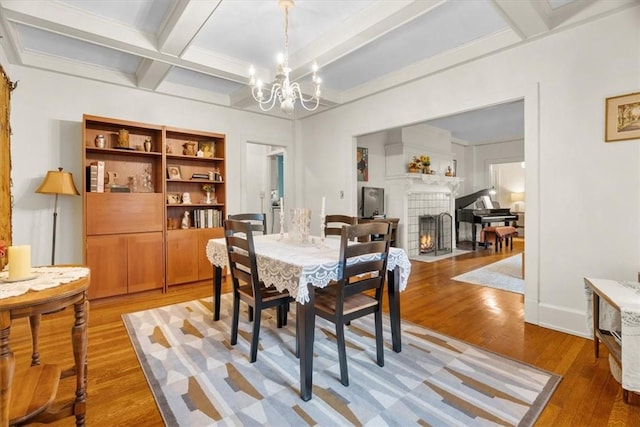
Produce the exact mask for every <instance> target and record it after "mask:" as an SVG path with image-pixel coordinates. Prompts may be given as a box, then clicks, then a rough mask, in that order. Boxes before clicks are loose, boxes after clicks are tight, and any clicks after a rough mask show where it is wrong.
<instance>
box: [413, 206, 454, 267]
mask: <svg viewBox="0 0 640 427" xmlns="http://www.w3.org/2000/svg"><path fill="white" fill-rule="evenodd" d="M418 221H419V222H418V230H419V231H418V232H419V239H418V241H419V254H420V255H425V254H431V255H434V256H438V255H443V254H448V253H450V252H451V251H452V248H453V234H452V232H451V230H452V217H451V215H450V214H449V213H448V212H442V213H440V214H437V215H422V216H420V217H419V219H418Z"/></svg>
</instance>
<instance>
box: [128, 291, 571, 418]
mask: <svg viewBox="0 0 640 427" xmlns="http://www.w3.org/2000/svg"><path fill="white" fill-rule="evenodd" d="M211 310H212V301H211V299H210V298H208V299H201V300H194V301H190V302H186V303H181V304H175V305H171V306H166V307H161V308H156V309H150V310H145V311H140V312H136V313H131V314H125V315H123V319H124V323H125V325H126V328H127V331H128V333H129V337H130V338H131V342H132V343H133V346H134V348H135V351H136V354H137V356H138V359H139V361H140V364H141V366H142V369H143V371H144V374H145V376H146V377H147V381H148V382H149V385H150V387H151V390H152V392H153V395H154V396H155V399H156V402H157V404H158V408H159V409H160V412H161V414H162V417H163V419H164V421H165V423H166V425H168V426H217V425H220V426H222V425H224V426H227V425H243V426H252V425H256V426H257V425H278V426H303V425H321V426H335V425H356V426H362V425H370V426H379V425H392V426H409V425H422V426H426V425H431V426H449V425H452V426H454V425H455V426H489V425H500V426H531V425H533V424H534V422H535V420H536V419H537V417H538V416H539V414H540V412H541V411H542V409H543V408H544V406H545V405H546V403H547V401H548V400H549V398H550V397H551V394H552V393H553V391H554V390H555V388H556V386H557V385H558V382H559V381H560V377H559V376H558V375H555V374H553V373H549V372H545V371H542V370H540V369H537V368H535V367H532V366H530V365H526V364H523V363H520V362H517V361H514V360H512V359H508V358H504V357H502V356H499V355H497V354H494V353H491V352H488V351H485V350H482V349H480V348H478V347H475V346H473V345H470V344H467V343H464V342H461V341H458V340H456V339H453V338H451V337H448V336H446V335H442V334H439V333H437V332H435V331H432V330H428V329H426V328H423V327H420V326H416V325H413V324H409V323H408V322H403V326H402V340H403V344H402V352H401V353H394V352H393V351H392V350H391V349H390V343H389V341H390V338H391V335H390V332H389V329H388V325H389V322H388V317H385V319H384V323H385V330H384V336H385V341H387V344H386V346H385V365H384V367H379V366H377V365H376V363H375V338H374V336H373V335H372V332H373V330H374V329H373V321H372V320H370V319H362V320H356V321H353V322H352V323H351V325H350V326H349V327H348V328H347V330H346V334H345V335H346V341H347V358H348V368H349V380H350V385H349V386H348V387H344V386H343V385H342V384H341V383H340V370H339V364H338V361H337V351H336V343H335V332H334V331H335V329H334V327H333V325H332V324H330V323H328V322H326V321H324V320H322V319H318V322H317V324H316V337H315V348H314V350H315V351H314V356H315V357H314V372H313V381H314V385H313V397H312V399H311V400H310V401H308V402H303V401H302V400H301V399H300V397H299V374H298V373H299V362H298V359H296V357H295V355H294V351H295V313H294V312H295V309H292V310H291V312H290V313H289V321H288V325H287V326H285V327H284V328H282V329H277V328H276V322H275V318H274V317H272V316H271V313H268V311H270V310H267V313H264V314H263V318H262V325H261V331H260V347H259V351H258V360H257V361H256V362H255V363H253V364H251V363H249V361H248V354H249V338H250V327H251V324H250V323H248V322H247V315H246V313H243V314H242V315H241V321H240V334H239V337H238V343H237V344H236V345H235V346H231V345H230V344H229V330H230V328H229V322H230V319H231V315H230V313H231V296H230V295H229V294H226V295H223V297H222V307H221V317H220V319H221V320H219V321H217V322H214V321H213V320H212V311H211ZM368 317H372V316H368Z"/></svg>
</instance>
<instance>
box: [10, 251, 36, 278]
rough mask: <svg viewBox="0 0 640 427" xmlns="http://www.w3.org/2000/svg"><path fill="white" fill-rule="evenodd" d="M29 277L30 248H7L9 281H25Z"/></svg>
mask: <svg viewBox="0 0 640 427" xmlns="http://www.w3.org/2000/svg"><path fill="white" fill-rule="evenodd" d="M30 275H31V246H29V245H20V246H10V247H9V280H20V279H25V278H27V277H29V276H30Z"/></svg>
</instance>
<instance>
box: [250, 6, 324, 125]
mask: <svg viewBox="0 0 640 427" xmlns="http://www.w3.org/2000/svg"><path fill="white" fill-rule="evenodd" d="M278 5H279V6H280V7H281V8H283V9H284V54H279V55H278V71H277V73H276V80H275V82H274V83H273V84H272V86H271V93H270V94H269V97H268V98H265V95H264V92H263V90H262V87H263V83H262V80H260V79H257V80H256V78H255V72H256V70H255V68H254V67H253V65H252V66H251V68H250V69H249V76H250V78H249V84H250V85H251V94H252V95H253V98H254V99H255V100H256V101H258V104H259V105H260V109H261V110H262V111H269V110H271V109H272V108H273V107H274V106H275V105H276V101H279V102H280V109H281V110H282V111H284V112H285V113H287V114H291V113H292V112H293V109H294V107H295V102H296V99H298V98H300V104H301V105H302V106H303V107H304V109H305V110H308V111H314V110H315V109H316V108H318V105H320V83H321V79H320V77H318V65H317V64H316V63H314V64H313V74H312V77H311V81H312V83H313V89H314V90H313V92H314V93H313V96H311V97H310V98H307V99H305V98H304V96H303V95H302V90H301V89H300V85H299V84H298V83H297V82H294V83H291V81H290V80H289V73H290V72H291V68H289V9H291V8H293V6H294V5H295V2H294V0H278Z"/></svg>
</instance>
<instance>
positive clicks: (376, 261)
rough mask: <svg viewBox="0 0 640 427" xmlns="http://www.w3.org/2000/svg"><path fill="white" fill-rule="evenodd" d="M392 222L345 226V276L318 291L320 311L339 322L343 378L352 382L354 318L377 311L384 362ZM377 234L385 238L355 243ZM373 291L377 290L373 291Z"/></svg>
mask: <svg viewBox="0 0 640 427" xmlns="http://www.w3.org/2000/svg"><path fill="white" fill-rule="evenodd" d="M389 230H390V225H389V223H387V222H371V223H367V224H357V225H349V226H343V227H342V234H341V237H340V259H339V263H340V271H341V272H342V277H340V278H339V280H338V281H336V282H335V283H332V284H330V285H329V286H327V287H326V288H324V289H322V291H323V292H316V296H315V305H314V308H315V311H316V315H317V316H320V317H322V318H323V319H327V320H329V321H330V322H332V323H334V324H335V325H336V341H337V345H338V359H339V361H340V380H341V382H342V384H344V385H345V386H348V385H349V374H348V371H347V353H346V346H345V340H344V325H346V324H349V323H350V322H351V321H352V320H354V319H358V318H360V317H363V316H366V315H368V314H373V315H374V316H375V335H376V361H377V363H378V366H384V352H383V347H384V346H383V343H382V295H383V289H384V281H385V278H386V270H387V258H388V255H389V237H390V231H389ZM372 234H377V235H380V236H383V238H382V239H381V240H374V241H372V240H369V239H367V241H364V242H358V243H353V240H358V239H359V238H360V237H364V236H370V235H372ZM370 291H374V293H373V294H374V295H373V296H372V295H371V292H370Z"/></svg>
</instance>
